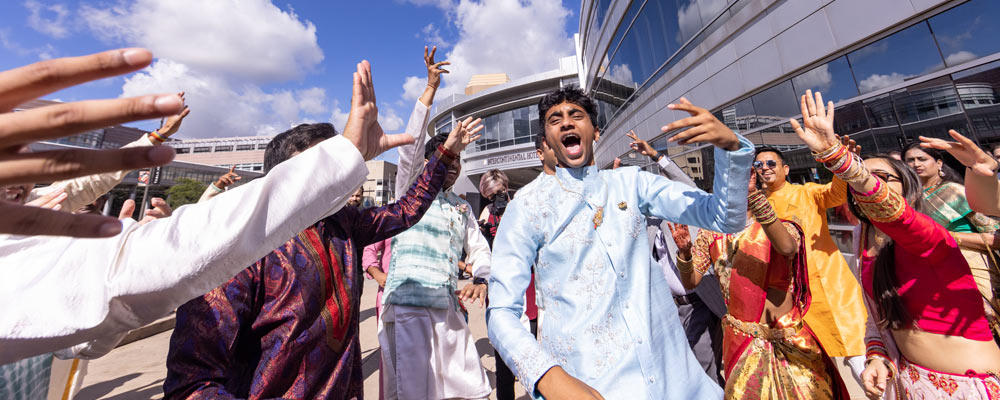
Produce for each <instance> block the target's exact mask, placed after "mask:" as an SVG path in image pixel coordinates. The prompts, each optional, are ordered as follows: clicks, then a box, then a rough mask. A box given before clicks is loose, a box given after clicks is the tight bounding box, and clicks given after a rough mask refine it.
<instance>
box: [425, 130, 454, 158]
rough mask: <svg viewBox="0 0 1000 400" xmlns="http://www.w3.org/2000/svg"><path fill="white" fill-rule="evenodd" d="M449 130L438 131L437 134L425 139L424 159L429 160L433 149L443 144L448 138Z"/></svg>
mask: <svg viewBox="0 0 1000 400" xmlns="http://www.w3.org/2000/svg"><path fill="white" fill-rule="evenodd" d="M448 134H449V132H439V133H438V134H437V135H434V137H432V138H431V140H428V141H427V144H425V145H424V159H425V160H430V159H431V156H432V155H434V151H435V150H437V148H438V146H440V145H443V144H444V142H445V141H446V140H448Z"/></svg>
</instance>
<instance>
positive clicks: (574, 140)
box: [561, 133, 583, 158]
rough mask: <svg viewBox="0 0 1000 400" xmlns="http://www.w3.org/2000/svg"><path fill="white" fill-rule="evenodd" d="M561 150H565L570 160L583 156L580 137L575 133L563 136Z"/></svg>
mask: <svg viewBox="0 0 1000 400" xmlns="http://www.w3.org/2000/svg"><path fill="white" fill-rule="evenodd" d="M561 142H562V145H563V148H565V149H566V153H567V155H568V156H570V157H572V158H577V157H580V155H582V154H583V146H581V141H580V135H577V134H575V133H567V134H565V135H563V137H562V139H561Z"/></svg>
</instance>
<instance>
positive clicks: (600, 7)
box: [594, 0, 611, 32]
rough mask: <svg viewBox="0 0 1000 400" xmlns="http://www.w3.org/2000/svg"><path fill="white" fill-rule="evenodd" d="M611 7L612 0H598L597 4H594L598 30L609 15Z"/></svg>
mask: <svg viewBox="0 0 1000 400" xmlns="http://www.w3.org/2000/svg"><path fill="white" fill-rule="evenodd" d="M609 8H611V0H598V1H597V5H596V6H594V22H595V23H596V25H595V26H597V29H598V30H600V27H601V25H602V23H603V22H604V17H605V16H607V15H608V9H609ZM595 32H596V31H595Z"/></svg>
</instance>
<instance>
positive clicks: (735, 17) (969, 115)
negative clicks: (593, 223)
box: [577, 0, 1000, 250]
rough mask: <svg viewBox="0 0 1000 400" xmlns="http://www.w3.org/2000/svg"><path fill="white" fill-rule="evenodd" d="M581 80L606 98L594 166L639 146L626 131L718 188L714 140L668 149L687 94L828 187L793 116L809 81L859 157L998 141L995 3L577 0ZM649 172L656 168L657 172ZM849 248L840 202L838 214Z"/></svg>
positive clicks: (998, 15) (999, 12)
mask: <svg viewBox="0 0 1000 400" xmlns="http://www.w3.org/2000/svg"><path fill="white" fill-rule="evenodd" d="M580 16H581V19H580V27H581V32H580V34H579V37H578V41H577V51H578V54H579V57H580V59H581V64H582V65H581V73H580V81H581V83H582V85H583V88H584V89H585V90H586V91H587V92H588V93H590V94H591V95H592V96H593V97H595V98H596V99H599V100H601V101H602V104H601V110H600V114H601V115H600V116H599V124H600V126H601V127H602V131H603V134H602V138H601V141H600V142H599V143H598V144H597V148H596V158H597V163H598V165H601V166H609V165H610V164H611V163H612V162H613V160H614V159H615V158H616V157H621V158H622V159H623V161H624V163H625V164H633V165H647V166H650V167H651V165H650V162H649V160H648V159H646V158H644V157H642V156H641V155H636V154H634V153H633V152H632V151H631V149H630V148H629V144H630V140H629V139H628V138H627V137H625V135H624V134H625V133H626V132H628V131H629V130H635V132H636V133H637V134H638V135H639V136H640V137H642V138H643V139H646V140H649V141H650V142H651V143H652V144H653V145H654V146H655V147H656V148H657V149H659V150H660V151H661V152H664V153H666V154H668V155H669V156H670V157H671V158H672V159H673V160H674V161H675V162H676V163H677V164H678V165H679V166H680V167H681V168H683V169H684V170H685V171H686V172H687V173H688V174H689V175H690V176H691V177H692V178H693V179H694V180H695V182H696V183H697V184H698V185H699V186H700V187H701V188H702V189H705V190H710V189H711V186H712V179H713V176H712V175H713V159H712V157H713V153H712V149H711V148H709V147H707V146H704V145H703V146H694V145H693V146H676V145H672V144H671V145H668V144H667V142H666V139H667V135H666V134H664V133H663V132H662V131H661V129H660V128H661V127H662V126H663V125H666V124H667V123H670V122H672V121H675V120H678V119H681V118H684V117H686V116H687V114H686V113H681V112H675V111H672V110H669V109H667V108H666V106H667V104H670V103H673V102H676V101H678V99H680V98H681V97H686V98H687V99H689V100H690V101H691V102H693V103H694V104H696V105H698V106H701V107H704V108H707V109H709V110H711V111H712V112H713V113H714V114H715V116H716V117H717V118H719V120H721V121H723V122H725V123H726V124H727V125H728V126H730V127H731V128H732V129H733V130H735V131H736V132H737V133H739V134H742V135H744V136H746V137H748V138H749V139H750V140H751V141H753V142H754V143H755V144H757V145H767V146H773V147H776V148H779V149H781V150H782V151H783V152H784V153H785V158H786V161H787V162H788V164H789V165H790V166H791V167H792V172H791V175H790V180H792V181H794V182H797V183H802V182H806V181H816V182H825V181H828V180H829V179H830V175H829V173H827V172H826V170H825V169H823V168H818V167H819V166H818V165H816V163H815V162H814V161H813V160H812V157H811V156H810V154H809V150H808V149H806V148H805V146H803V144H802V143H801V142H800V141H799V140H798V138H797V136H796V135H795V134H794V132H793V131H792V129H791V126H790V124H789V123H788V122H787V121H788V120H789V118H798V117H799V116H800V115H799V114H800V111H799V106H798V98H799V96H800V95H801V94H802V93H803V92H805V90H806V89H812V90H813V91H821V92H823V94H824V96H825V99H827V100H832V101H834V103H835V105H836V120H835V125H836V129H837V132H838V133H839V134H844V135H850V136H851V137H852V138H853V139H855V140H856V141H858V142H859V143H860V144H861V145H862V146H863V151H864V152H865V153H875V152H881V153H885V152H890V151H899V150H902V148H903V147H904V146H905V145H907V144H908V143H911V142H914V141H916V140H917V138H918V137H919V136H930V137H946V136H947V132H948V130H949V129H955V130H958V131H960V132H963V133H964V134H966V135H968V136H970V137H972V138H973V139H974V140H976V141H977V143H979V144H980V145H982V146H987V145H990V144H993V143H997V142H1000V41H997V40H995V38H996V37H998V33H1000V1H996V0H953V1H940V0H879V1H866V0H583V2H582V5H581V12H580ZM651 169H652V168H651ZM830 214H831V215H830V221H831V227H832V228H833V230H834V231H839V234H837V232H835V237H836V238H837V239H838V241H839V242H840V243H838V244H840V245H841V249H842V250H847V249H849V247H850V242H849V240H850V239H849V238H850V235H849V233H848V231H849V226H847V225H846V221H845V218H844V216H843V214H842V211H834V210H831V211H830Z"/></svg>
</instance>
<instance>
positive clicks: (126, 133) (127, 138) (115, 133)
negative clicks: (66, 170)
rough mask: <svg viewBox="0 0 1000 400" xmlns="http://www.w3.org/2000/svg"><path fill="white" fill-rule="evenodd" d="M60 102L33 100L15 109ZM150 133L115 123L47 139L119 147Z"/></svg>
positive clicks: (78, 145)
mask: <svg viewBox="0 0 1000 400" xmlns="http://www.w3.org/2000/svg"><path fill="white" fill-rule="evenodd" d="M54 104H60V103H59V102H58V101H52V100H31V101H29V102H27V103H24V104H21V105H19V106H17V107H15V108H14V111H23V110H30V109H33V108H39V107H45V106H49V105H54ZM146 133H148V132H147V131H144V130H142V129H136V128H131V127H127V126H121V125H114V126H109V127H107V128H101V129H94V130H91V131H87V132H83V133H79V134H76V135H73V136H67V137H61V138H58V139H53V140H47V141H46V142H49V143H59V144H65V145H69V146H77V147H86V148H90V149H117V148H119V147H122V146H124V145H126V144H129V143H132V142H134V141H136V140H138V139H139V138H141V137H142V135H145V134H146Z"/></svg>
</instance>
